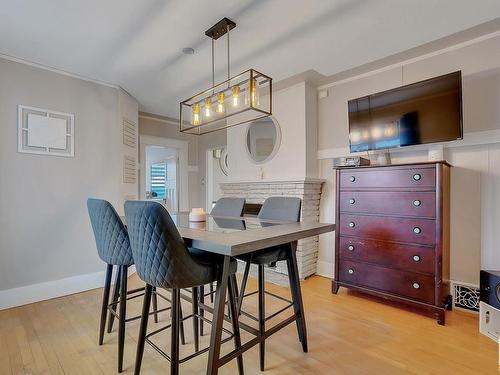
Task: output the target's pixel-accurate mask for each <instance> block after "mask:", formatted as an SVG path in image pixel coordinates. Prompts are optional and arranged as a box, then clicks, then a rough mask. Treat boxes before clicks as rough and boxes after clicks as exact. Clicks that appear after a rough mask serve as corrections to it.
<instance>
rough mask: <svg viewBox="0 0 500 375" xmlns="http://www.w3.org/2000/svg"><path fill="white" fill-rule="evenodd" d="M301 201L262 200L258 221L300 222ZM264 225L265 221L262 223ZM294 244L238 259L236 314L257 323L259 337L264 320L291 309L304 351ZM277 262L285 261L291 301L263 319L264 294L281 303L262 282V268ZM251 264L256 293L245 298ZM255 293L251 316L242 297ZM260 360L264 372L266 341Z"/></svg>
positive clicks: (302, 311) (263, 327) (288, 198)
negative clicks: (254, 270) (254, 268)
mask: <svg viewBox="0 0 500 375" xmlns="http://www.w3.org/2000/svg"><path fill="white" fill-rule="evenodd" d="M301 203H302V201H301V200H300V198H296V197H270V198H267V199H266V200H265V201H264V204H263V205H262V208H261V209H260V212H259V215H258V217H259V219H261V220H280V221H290V222H291V221H299V220H300V208H301ZM263 225H265V222H264V223H263ZM296 250H297V242H292V243H287V244H284V245H278V246H274V247H271V248H268V249H263V250H258V251H255V252H253V253H250V254H245V255H242V256H238V257H237V258H238V259H239V260H242V261H244V262H246V265H245V271H244V273H243V279H242V283H241V291H240V294H239V297H238V312H239V313H243V314H244V315H246V316H247V317H249V318H251V319H253V320H255V321H257V322H258V323H259V331H260V333H261V334H263V333H264V332H265V324H266V321H267V320H269V319H271V318H273V317H274V316H276V315H277V314H279V313H281V312H282V311H284V310H285V309H287V308H290V307H292V306H293V308H294V312H295V315H296V317H297V319H296V323H297V331H298V335H299V340H300V342H301V343H302V350H303V351H304V352H307V335H306V323H305V317H304V307H303V303H302V296H301V293H300V284H299V282H300V281H299V275H298V268H297V258H296V254H295V253H296ZM278 261H286V262H287V268H288V278H289V281H290V289H291V292H292V300H293V301H288V300H285V301H286V302H288V303H289V304H288V305H287V306H286V307H285V308H283V309H281V310H280V311H278V312H276V313H274V314H271V315H270V316H268V317H266V312H265V295H266V294H268V295H271V296H273V297H275V298H279V299H281V300H283V298H282V297H280V296H277V295H275V294H272V293H270V292H266V290H265V280H264V266H265V265H274V264H276V262H278ZM250 264H256V265H257V266H258V291H257V292H253V293H249V294H246V295H245V288H246V284H247V280H248V273H249V270H250ZM255 293H258V297H259V298H258V300H259V303H258V304H259V316H258V317H254V316H252V315H250V314H248V313H246V312H244V311H242V310H241V304H242V302H243V298H244V297H246V296H249V295H252V294H255ZM259 358H260V369H261V371H264V365H265V341H262V342H261V343H260V348H259Z"/></svg>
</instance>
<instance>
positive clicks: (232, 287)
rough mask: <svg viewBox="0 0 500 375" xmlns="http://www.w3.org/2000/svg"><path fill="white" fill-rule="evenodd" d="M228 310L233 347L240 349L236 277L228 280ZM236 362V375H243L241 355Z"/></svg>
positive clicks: (233, 276)
mask: <svg viewBox="0 0 500 375" xmlns="http://www.w3.org/2000/svg"><path fill="white" fill-rule="evenodd" d="M228 290H229V310H230V311H231V322H232V324H233V333H234V347H235V349H239V348H240V347H241V337H240V324H239V322H238V310H237V307H236V296H237V291H236V276H235V275H231V276H230V278H229V289H228ZM236 360H237V361H238V374H239V375H243V355H242V354H240V355H239V356H238V357H237V358H236Z"/></svg>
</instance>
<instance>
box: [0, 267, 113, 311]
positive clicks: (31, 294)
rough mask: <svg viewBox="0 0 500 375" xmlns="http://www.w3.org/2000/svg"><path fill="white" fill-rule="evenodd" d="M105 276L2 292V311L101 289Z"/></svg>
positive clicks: (78, 278) (88, 276) (69, 279)
mask: <svg viewBox="0 0 500 375" xmlns="http://www.w3.org/2000/svg"><path fill="white" fill-rule="evenodd" d="M104 274H105V272H95V273H89V274H86V275H79V276H73V277H67V278H65V279H60V280H54V281H47V282H44V283H39V284H33V285H26V286H22V287H19V288H13V289H7V290H2V291H0V310H3V309H8V308H11V307H16V306H21V305H26V304H28V303H33V302H39V301H44V300H47V299H51V298H57V297H62V296H67V295H69V294H74V293H79V292H84V291H86V290H90V289H96V288H100V287H102V286H103V285H104Z"/></svg>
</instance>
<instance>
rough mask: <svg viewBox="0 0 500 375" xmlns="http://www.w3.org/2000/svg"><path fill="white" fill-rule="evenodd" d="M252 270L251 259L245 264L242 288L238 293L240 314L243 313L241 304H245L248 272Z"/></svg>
mask: <svg viewBox="0 0 500 375" xmlns="http://www.w3.org/2000/svg"><path fill="white" fill-rule="evenodd" d="M251 259H252V254H250V260H251ZM249 272H250V261H248V262H247V263H246V264H245V271H244V272H243V279H242V280H241V289H240V293H239V294H238V315H239V314H241V305H242V304H243V298H244V297H245V289H246V287H247V281H248V273H249Z"/></svg>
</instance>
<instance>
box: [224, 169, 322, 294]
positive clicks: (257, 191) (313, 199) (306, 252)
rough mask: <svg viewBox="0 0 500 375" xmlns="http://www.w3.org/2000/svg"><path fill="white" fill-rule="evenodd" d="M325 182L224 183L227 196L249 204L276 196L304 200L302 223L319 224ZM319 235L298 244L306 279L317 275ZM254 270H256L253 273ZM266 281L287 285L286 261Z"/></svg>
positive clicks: (307, 180) (299, 259)
mask: <svg viewBox="0 0 500 375" xmlns="http://www.w3.org/2000/svg"><path fill="white" fill-rule="evenodd" d="M323 182H324V180H321V179H309V178H308V179H302V180H286V181H266V180H260V181H242V182H227V183H222V184H220V186H221V190H222V195H223V196H224V197H238V198H245V199H246V201H247V202H248V203H259V204H262V203H263V202H264V200H265V199H266V198H268V197H272V196H288V197H298V198H300V199H302V210H301V220H302V221H315V222H317V221H319V203H320V198H321V186H322V184H323ZM318 250H319V247H318V236H315V237H311V238H306V239H303V240H300V241H299V242H298V245H297V263H298V268H299V276H300V278H301V279H304V278H306V277H308V276H311V275H313V274H315V273H316V266H317V260H318ZM253 272H254V270H253V269H252V273H253ZM266 279H267V280H268V281H271V282H275V283H278V284H282V283H283V284H287V283H288V276H287V269H286V262H278V264H277V265H276V268H268V269H267V270H266Z"/></svg>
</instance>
